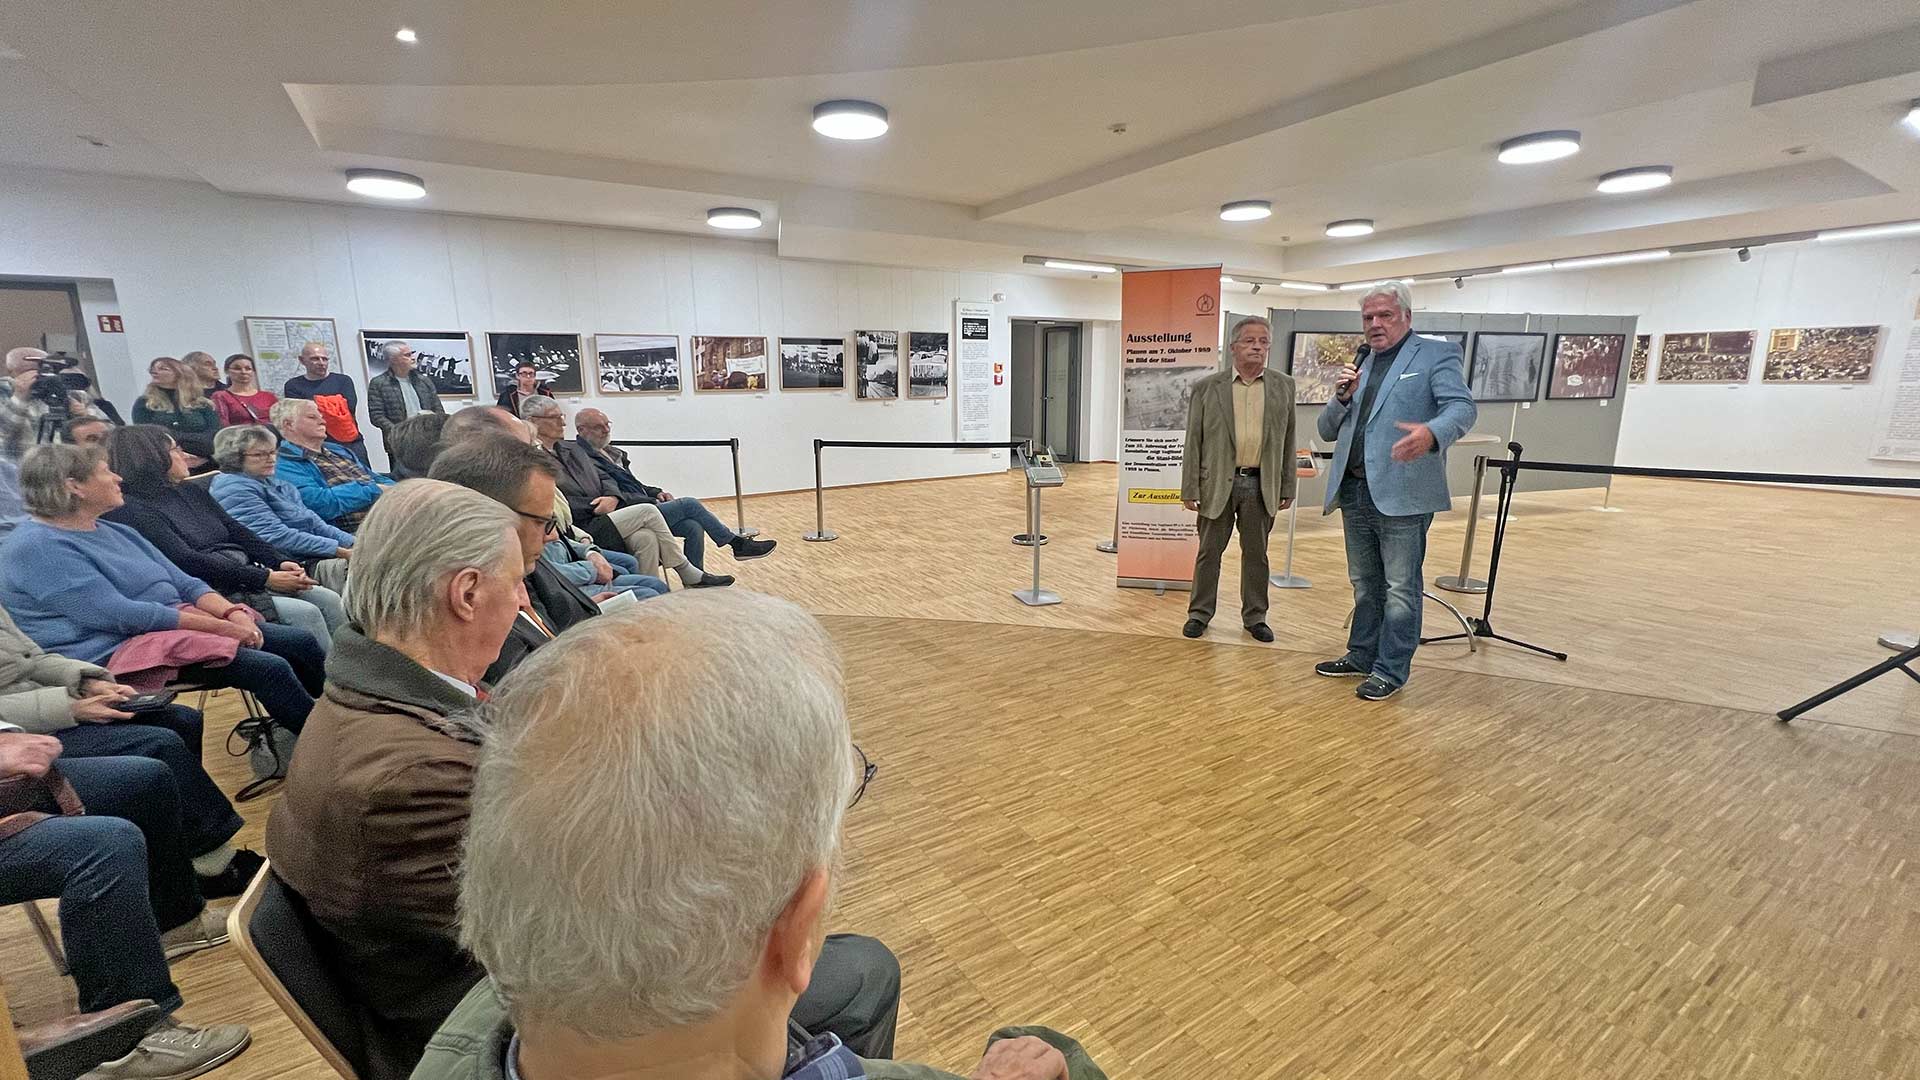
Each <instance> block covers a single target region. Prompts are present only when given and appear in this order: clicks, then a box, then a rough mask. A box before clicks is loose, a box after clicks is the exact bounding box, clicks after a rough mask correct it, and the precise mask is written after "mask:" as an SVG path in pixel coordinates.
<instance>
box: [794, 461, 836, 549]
mask: <svg viewBox="0 0 1920 1080" xmlns="http://www.w3.org/2000/svg"><path fill="white" fill-rule="evenodd" d="M825 444H826V440H824V439H815V440H813V531H812V532H810V533H808V534H807V535H805V536H802V537H801V538H800V539H802V540H806V541H809V542H811V543H815V544H824V543H826V542H828V541H830V540H838V539H840V534H839V533H837V532H829V531H828V530H827V496H826V488H825V487H823V486H822V485H821V482H820V450H821V448H822V447H823V446H824V445H825Z"/></svg>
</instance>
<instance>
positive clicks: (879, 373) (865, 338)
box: [853, 330, 900, 401]
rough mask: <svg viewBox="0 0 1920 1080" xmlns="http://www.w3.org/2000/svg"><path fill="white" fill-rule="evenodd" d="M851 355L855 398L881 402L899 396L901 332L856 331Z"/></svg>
mask: <svg viewBox="0 0 1920 1080" xmlns="http://www.w3.org/2000/svg"><path fill="white" fill-rule="evenodd" d="M853 354H854V369H853V370H854V384H853V396H854V397H857V398H859V399H860V400H862V401H882V400H891V399H894V398H897V397H899V396H900V331H898V330H857V331H855V332H854V335H853Z"/></svg>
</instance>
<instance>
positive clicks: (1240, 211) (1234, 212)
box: [1220, 199, 1273, 221]
mask: <svg viewBox="0 0 1920 1080" xmlns="http://www.w3.org/2000/svg"><path fill="white" fill-rule="evenodd" d="M1272 216H1273V204H1272V203H1270V202H1268V201H1267V200H1265V199H1241V200H1240V201H1238V202H1230V203H1222V204H1221V206H1220V220H1221V221H1259V220H1260V219H1261V218H1268V217H1272Z"/></svg>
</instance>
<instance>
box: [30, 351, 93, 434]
mask: <svg viewBox="0 0 1920 1080" xmlns="http://www.w3.org/2000/svg"><path fill="white" fill-rule="evenodd" d="M34 362H35V363H36V364H38V365H39V367H40V371H39V375H38V376H37V377H36V378H35V379H34V380H33V388H32V389H31V390H29V391H27V398H28V400H30V401H38V402H40V403H41V404H43V405H45V406H46V407H47V411H46V414H45V416H44V417H43V418H42V419H41V421H40V428H41V432H42V434H43V435H44V434H45V433H47V432H58V431H59V430H61V429H62V428H64V427H65V426H66V423H67V421H68V420H69V419H70V418H71V417H72V415H73V407H72V405H71V404H70V403H69V401H68V398H67V395H68V394H71V393H73V392H74V391H76V390H77V391H80V392H81V393H86V392H87V390H88V389H89V388H91V387H92V385H93V383H92V381H91V380H89V379H88V378H87V377H86V375H85V374H83V373H81V372H79V371H75V370H74V368H76V367H78V366H79V365H80V360H79V359H78V358H77V357H73V356H68V355H67V354H66V353H63V352H57V353H54V354H52V355H50V356H42V357H40V358H39V359H38V360H36V361H34ZM36 441H38V442H50V441H52V440H51V439H49V438H45V437H42V438H39V439H37V440H36Z"/></svg>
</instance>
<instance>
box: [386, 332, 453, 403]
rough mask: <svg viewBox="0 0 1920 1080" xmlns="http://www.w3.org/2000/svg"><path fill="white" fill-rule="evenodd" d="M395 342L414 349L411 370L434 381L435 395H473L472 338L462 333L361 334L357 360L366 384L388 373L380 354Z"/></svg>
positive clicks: (450, 396)
mask: <svg viewBox="0 0 1920 1080" xmlns="http://www.w3.org/2000/svg"><path fill="white" fill-rule="evenodd" d="M396 341H399V342H404V343H405V344H406V345H407V346H409V347H410V348H412V349H413V369H414V370H415V371H418V372H420V373H421V374H423V375H425V376H426V377H427V378H429V379H432V380H433V392H434V393H436V394H438V395H440V396H441V397H443V398H455V399H463V398H470V397H472V396H473V395H474V391H473V335H472V334H469V333H467V332H466V331H464V330H362V331H360V359H361V360H363V361H365V362H366V365H367V380H368V381H369V382H371V381H372V380H373V377H374V376H375V375H378V374H380V373H381V372H384V371H386V370H387V362H386V360H385V359H383V358H382V357H381V356H380V352H381V350H382V349H383V348H384V347H385V346H387V345H390V344H392V343H393V342H396Z"/></svg>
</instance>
